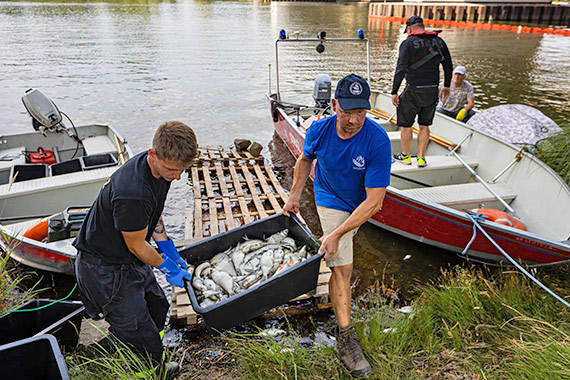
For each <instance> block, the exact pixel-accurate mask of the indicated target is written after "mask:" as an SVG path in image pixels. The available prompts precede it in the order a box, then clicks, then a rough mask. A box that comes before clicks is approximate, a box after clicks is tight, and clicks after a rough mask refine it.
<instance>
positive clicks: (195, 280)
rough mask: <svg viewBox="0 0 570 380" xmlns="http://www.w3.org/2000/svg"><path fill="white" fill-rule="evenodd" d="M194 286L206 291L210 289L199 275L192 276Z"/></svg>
mask: <svg viewBox="0 0 570 380" xmlns="http://www.w3.org/2000/svg"><path fill="white" fill-rule="evenodd" d="M192 286H193V287H194V288H195V289H198V290H200V291H202V292H205V291H206V290H208V287H207V286H206V285H205V284H204V282H203V281H202V279H200V277H197V276H196V277H193V278H192Z"/></svg>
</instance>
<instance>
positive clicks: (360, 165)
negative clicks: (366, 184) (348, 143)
mask: <svg viewBox="0 0 570 380" xmlns="http://www.w3.org/2000/svg"><path fill="white" fill-rule="evenodd" d="M352 163H353V164H354V165H355V166H354V167H353V169H356V170H364V169H366V167H365V161H364V157H362V156H358V157H356V158H353V159H352Z"/></svg>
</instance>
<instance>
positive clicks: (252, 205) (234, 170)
mask: <svg viewBox="0 0 570 380" xmlns="http://www.w3.org/2000/svg"><path fill="white" fill-rule="evenodd" d="M190 178H191V180H192V188H193V190H194V202H193V205H192V207H190V208H189V210H187V220H189V221H193V223H186V230H185V235H186V236H185V238H186V239H193V240H201V239H203V238H206V237H209V236H214V235H217V234H218V233H220V232H224V231H229V230H231V229H234V228H236V227H239V226H242V225H244V224H247V223H251V222H253V221H255V220H257V219H262V218H265V217H267V216H270V215H274V214H276V213H279V212H281V211H282V207H283V206H284V205H285V202H287V195H286V194H285V192H284V191H283V189H282V188H281V185H280V184H279V181H278V180H277V177H276V176H275V174H274V173H273V171H272V170H271V168H270V167H269V166H267V165H265V161H264V158H263V157H261V156H260V157H258V158H254V157H253V156H251V154H249V153H248V152H236V151H235V150H231V151H229V152H228V151H225V150H223V148H215V149H214V148H205V149H201V150H200V156H199V158H198V160H196V162H195V163H194V165H193V166H192V167H191V168H190Z"/></svg>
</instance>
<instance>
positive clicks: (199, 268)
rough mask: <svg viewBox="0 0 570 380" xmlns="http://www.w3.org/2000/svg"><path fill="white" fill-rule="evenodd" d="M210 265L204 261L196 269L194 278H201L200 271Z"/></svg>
mask: <svg viewBox="0 0 570 380" xmlns="http://www.w3.org/2000/svg"><path fill="white" fill-rule="evenodd" d="M211 266H212V265H211V264H210V263H209V262H208V261H204V262H203V263H202V264H200V265H198V266H197V267H196V271H195V272H196V275H195V276H194V277H202V271H203V270H204V269H206V268H209V267H211Z"/></svg>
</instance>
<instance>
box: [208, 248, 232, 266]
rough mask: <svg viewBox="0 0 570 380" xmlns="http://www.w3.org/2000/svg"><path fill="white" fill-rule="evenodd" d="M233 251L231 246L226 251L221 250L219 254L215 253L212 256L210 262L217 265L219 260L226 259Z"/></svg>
mask: <svg viewBox="0 0 570 380" xmlns="http://www.w3.org/2000/svg"><path fill="white" fill-rule="evenodd" d="M230 251H231V248H230V249H228V250H227V251H224V252H220V253H218V254H217V255H215V256H214V257H212V258H211V259H210V264H212V265H216V264H217V263H218V262H220V261H222V260H224V259H225V258H226V257H228V253H229V252H230Z"/></svg>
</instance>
